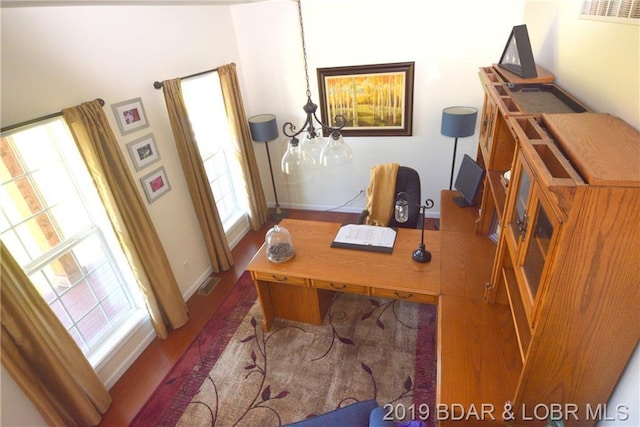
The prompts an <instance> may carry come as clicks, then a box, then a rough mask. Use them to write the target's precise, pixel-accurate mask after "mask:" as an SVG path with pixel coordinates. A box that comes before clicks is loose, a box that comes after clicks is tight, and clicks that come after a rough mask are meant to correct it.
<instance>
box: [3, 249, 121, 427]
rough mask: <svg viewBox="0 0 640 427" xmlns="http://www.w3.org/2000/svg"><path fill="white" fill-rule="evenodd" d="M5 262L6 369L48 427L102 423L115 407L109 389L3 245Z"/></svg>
mask: <svg viewBox="0 0 640 427" xmlns="http://www.w3.org/2000/svg"><path fill="white" fill-rule="evenodd" d="M0 261H1V262H0V264H2V270H1V272H0V291H1V292H0V302H1V313H2V314H1V319H2V343H1V344H0V345H1V346H0V354H1V356H2V357H1V359H2V365H3V366H4V367H5V369H6V370H7V371H8V372H9V374H11V376H12V377H13V378H14V379H15V381H16V383H17V384H18V385H19V386H20V388H22V390H23V391H24V392H25V394H26V395H27V397H29V398H30V399H31V401H32V402H33V404H34V405H35V406H36V408H37V409H38V410H39V411H40V413H41V414H42V416H43V417H44V419H45V420H46V421H47V424H49V425H52V426H85V425H92V426H93V425H97V424H98V423H100V420H101V414H104V413H105V412H106V411H107V409H108V408H109V405H110V404H111V396H110V395H109V393H108V392H107V389H106V388H105V387H104V385H103V384H102V381H101V380H100V378H99V377H98V375H97V374H96V372H95V371H94V370H93V368H92V367H91V365H90V364H89V362H88V361H87V359H86V358H85V357H84V354H82V351H81V350H80V348H79V347H78V346H77V345H76V343H75V341H74V340H73V338H71V335H69V333H68V332H67V330H66V329H65V327H64V326H63V325H62V323H60V321H59V320H58V318H57V317H56V315H55V314H54V313H53V311H52V310H51V308H49V306H48V305H47V303H46V301H45V300H44V299H43V298H42V297H41V296H40V294H39V293H38V291H37V290H36V288H35V286H33V284H31V281H30V280H29V278H28V277H27V275H26V274H25V273H24V270H22V267H20V265H19V264H18V263H17V262H16V260H15V259H14V258H13V256H12V255H11V254H10V253H9V251H8V250H7V248H6V247H5V246H4V243H2V242H1V241H0ZM3 409H4V410H5V411H10V410H11V408H3Z"/></svg>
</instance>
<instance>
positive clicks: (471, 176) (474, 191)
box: [453, 154, 484, 208]
mask: <svg viewBox="0 0 640 427" xmlns="http://www.w3.org/2000/svg"><path fill="white" fill-rule="evenodd" d="M482 178H484V169H482V167H481V166H480V165H479V164H477V163H476V162H475V161H474V160H473V159H472V158H471V157H469V155H468V154H465V155H464V157H463V158H462V164H461V165H460V170H459V171H458V176H457V177H456V183H455V189H456V190H458V191H459V192H460V194H462V196H458V197H454V198H453V201H454V202H455V204H456V205H458V206H460V207H461V208H463V207H466V206H473V205H475V204H476V196H477V195H478V190H479V189H480V184H481V183H482Z"/></svg>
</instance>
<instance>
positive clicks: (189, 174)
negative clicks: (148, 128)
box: [162, 79, 233, 273]
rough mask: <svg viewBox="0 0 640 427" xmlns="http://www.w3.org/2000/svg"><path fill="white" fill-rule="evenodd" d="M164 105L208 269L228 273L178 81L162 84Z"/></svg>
mask: <svg viewBox="0 0 640 427" xmlns="http://www.w3.org/2000/svg"><path fill="white" fill-rule="evenodd" d="M162 90H163V92H164V101H165V104H166V105H167V112H168V113H169V122H170V123H171V129H172V131H173V139H174V140H175V143H176V148H177V149H178V155H179V156H180V163H181V164H182V170H183V172H184V176H185V178H186V180H187V186H188V187H189V193H191V200H192V202H193V207H194V209H195V211H196V216H197V217H198V222H199V223H200V228H201V230H202V236H203V237H204V242H205V244H206V246H207V252H208V253H209V260H210V261H211V267H212V268H213V271H214V272H215V273H220V272H221V271H225V270H228V269H229V267H231V266H232V265H233V256H232V255H231V248H230V247H229V243H228V242H227V237H226V235H225V232H224V228H223V227H222V222H221V221H220V215H219V214H218V209H217V208H216V202H215V199H214V197H213V193H212V192H211V186H210V185H209V180H208V179H207V173H206V171H205V170H204V164H203V163H202V158H201V157H200V152H199V151H198V146H197V143H196V140H195V137H194V135H193V130H192V129H191V123H190V122H189V116H188V115H187V109H186V108H185V105H184V98H183V97H182V87H181V86H180V79H173V80H166V81H164V82H162Z"/></svg>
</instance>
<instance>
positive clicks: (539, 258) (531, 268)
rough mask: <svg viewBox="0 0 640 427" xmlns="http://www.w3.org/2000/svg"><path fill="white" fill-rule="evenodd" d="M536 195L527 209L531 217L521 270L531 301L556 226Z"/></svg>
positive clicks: (534, 294) (535, 292)
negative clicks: (531, 214) (531, 213)
mask: <svg viewBox="0 0 640 427" xmlns="http://www.w3.org/2000/svg"><path fill="white" fill-rule="evenodd" d="M538 193H539V192H538V191H536V197H534V198H533V199H532V205H531V206H530V208H529V210H530V211H531V212H533V216H532V217H531V220H530V222H529V224H527V230H526V231H527V237H526V239H525V241H524V248H526V249H525V255H524V258H523V261H522V270H523V272H524V276H525V279H526V282H527V286H528V287H529V291H530V292H531V297H532V299H533V300H535V297H536V294H537V293H538V287H539V285H540V282H541V279H542V272H543V270H544V264H545V261H546V259H547V254H548V253H549V249H550V247H551V242H552V239H553V235H554V232H555V231H556V226H555V224H554V223H553V222H552V220H551V219H550V217H549V215H548V214H547V211H546V209H545V207H544V205H543V204H542V203H541V201H540V199H539V197H538Z"/></svg>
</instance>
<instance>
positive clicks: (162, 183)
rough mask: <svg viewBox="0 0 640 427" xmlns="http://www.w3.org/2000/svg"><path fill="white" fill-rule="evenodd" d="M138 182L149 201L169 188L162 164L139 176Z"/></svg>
mask: <svg viewBox="0 0 640 427" xmlns="http://www.w3.org/2000/svg"><path fill="white" fill-rule="evenodd" d="M140 182H141V183H142V188H143V189H144V194H145V195H146V196H147V201H148V202H149V203H153V202H155V201H156V200H158V198H159V197H160V196H162V195H163V194H165V193H168V192H169V190H171V185H169V179H168V178H167V174H166V172H165V171H164V166H160V167H159V168H157V169H156V170H154V171H153V172H151V173H149V174H148V175H145V176H143V177H142V178H140Z"/></svg>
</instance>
